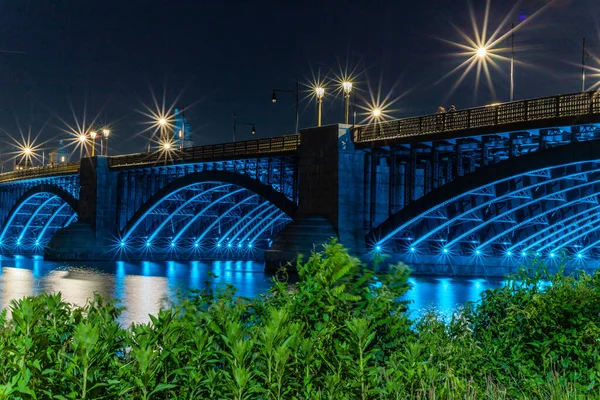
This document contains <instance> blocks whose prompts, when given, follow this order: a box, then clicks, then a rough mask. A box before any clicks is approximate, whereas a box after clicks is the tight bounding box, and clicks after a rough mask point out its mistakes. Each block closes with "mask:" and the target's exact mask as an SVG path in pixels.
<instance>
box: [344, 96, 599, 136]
mask: <svg viewBox="0 0 600 400" xmlns="http://www.w3.org/2000/svg"><path fill="white" fill-rule="evenodd" d="M581 117H586V118H585V121H581V119H582V118H581ZM583 122H585V123H595V122H600V96H598V94H597V92H595V91H594V92H583V93H573V94H564V95H557V96H551V97H542V98H538V99H531V100H522V101H515V102H510V103H499V104H492V105H488V106H484V107H477V108H471V109H467V110H461V111H454V112H445V113H439V114H433V115H426V116H421V117H412V118H404V119H398V120H394V121H388V122H378V123H374V124H370V125H366V126H362V127H359V128H357V132H356V142H357V144H358V147H373V146H381V145H387V144H403V143H406V144H408V143H417V142H428V141H433V140H443V139H451V138H458V137H461V138H462V137H468V136H477V135H481V134H489V133H494V132H499V131H501V130H503V129H504V130H519V129H528V128H545V127H557V126H567V125H571V124H577V123H583Z"/></svg>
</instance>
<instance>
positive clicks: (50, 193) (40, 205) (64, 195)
mask: <svg viewBox="0 0 600 400" xmlns="http://www.w3.org/2000/svg"><path fill="white" fill-rule="evenodd" d="M76 209H77V199H76V198H75V197H73V195H72V194H71V193H69V192H68V191H66V190H64V189H62V188H61V187H59V186H56V185H53V184H40V185H37V186H34V187H33V188H31V189H29V190H28V191H27V192H25V193H24V194H23V195H22V196H21V197H20V198H19V199H18V200H17V202H16V203H15V205H14V206H13V207H12V209H11V210H10V211H9V213H8V215H7V217H6V219H5V220H4V221H2V224H1V225H0V250H1V251H3V252H4V251H9V252H13V253H19V252H38V251H41V250H42V249H43V247H44V246H45V245H46V244H47V243H48V241H50V239H51V238H52V236H53V235H54V233H56V231H58V230H59V229H61V228H64V227H65V226H67V225H69V224H70V223H72V222H73V221H75V220H76V218H77V212H76Z"/></svg>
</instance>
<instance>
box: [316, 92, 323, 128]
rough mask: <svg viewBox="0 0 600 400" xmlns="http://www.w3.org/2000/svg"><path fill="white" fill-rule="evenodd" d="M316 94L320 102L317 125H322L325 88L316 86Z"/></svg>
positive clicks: (318, 102)
mask: <svg viewBox="0 0 600 400" xmlns="http://www.w3.org/2000/svg"><path fill="white" fill-rule="evenodd" d="M315 95H316V96H317V104H318V114H317V126H321V116H322V114H323V96H325V89H324V88H322V87H320V86H319V87H316V88H315Z"/></svg>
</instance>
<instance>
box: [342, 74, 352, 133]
mask: <svg viewBox="0 0 600 400" xmlns="http://www.w3.org/2000/svg"><path fill="white" fill-rule="evenodd" d="M342 87H343V88H344V98H345V99H346V125H348V114H349V113H350V92H351V91H352V82H348V81H346V82H343V83H342Z"/></svg>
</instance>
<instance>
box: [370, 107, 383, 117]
mask: <svg viewBox="0 0 600 400" xmlns="http://www.w3.org/2000/svg"><path fill="white" fill-rule="evenodd" d="M371 114H372V115H373V116H374V117H375V118H377V117H379V116H380V115H381V109H380V108H374V109H373V111H371Z"/></svg>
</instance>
